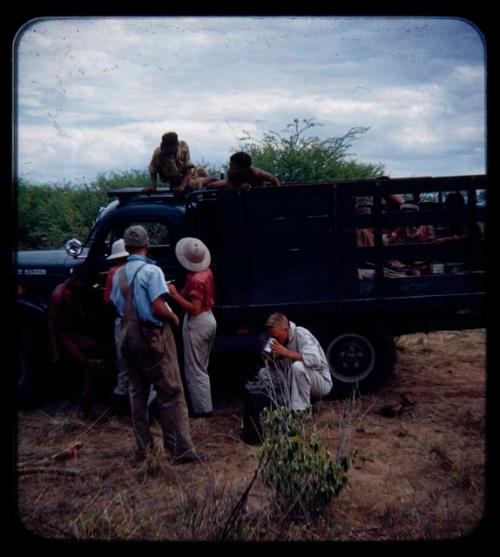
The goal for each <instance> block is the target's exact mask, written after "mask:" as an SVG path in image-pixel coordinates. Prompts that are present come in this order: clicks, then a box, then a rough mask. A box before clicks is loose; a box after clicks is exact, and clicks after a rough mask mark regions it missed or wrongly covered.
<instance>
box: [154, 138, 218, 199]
mask: <svg viewBox="0 0 500 557" xmlns="http://www.w3.org/2000/svg"><path fill="white" fill-rule="evenodd" d="M149 176H150V179H151V188H145V189H144V192H145V193H152V192H154V191H156V188H157V177H158V176H159V177H160V180H161V182H163V183H165V184H169V185H170V187H171V188H172V189H173V190H174V192H176V193H182V192H185V191H187V190H196V189H200V188H202V187H204V186H206V185H207V184H209V183H210V182H213V181H215V180H216V178H214V177H210V176H207V174H206V172H205V171H204V170H203V169H202V168H201V167H197V166H195V165H194V164H193V163H192V162H191V157H190V154H189V147H188V144H187V143H186V142H185V141H183V140H179V138H178V136H177V134H176V133H175V132H167V133H165V134H163V136H162V138H161V144H160V146H159V147H157V148H156V149H155V150H154V152H153V157H152V158H151V162H150V163H149Z"/></svg>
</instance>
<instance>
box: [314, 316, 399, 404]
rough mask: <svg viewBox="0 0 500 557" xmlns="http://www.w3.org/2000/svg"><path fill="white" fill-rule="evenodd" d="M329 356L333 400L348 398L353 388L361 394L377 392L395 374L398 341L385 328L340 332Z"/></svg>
mask: <svg viewBox="0 0 500 557" xmlns="http://www.w3.org/2000/svg"><path fill="white" fill-rule="evenodd" d="M325 353H326V358H327V360H328V364H329V366H330V372H331V374H332V380H333V389H332V396H333V397H337V396H341V397H342V396H345V395H347V394H350V393H351V392H352V391H353V389H358V390H359V392H360V393H361V394H365V393H368V392H371V391H373V390H375V389H376V388H377V387H379V386H380V385H382V384H383V383H384V382H385V381H386V380H387V379H388V378H389V377H390V376H391V375H392V373H393V371H394V366H395V363H396V347H395V344H394V339H393V337H392V335H391V333H390V332H389V331H388V330H387V329H386V328H385V327H384V326H382V325H374V326H371V327H359V326H358V327H352V328H346V329H344V330H343V331H338V332H337V333H335V334H334V336H333V338H331V340H330V342H328V344H327V347H326V351H325Z"/></svg>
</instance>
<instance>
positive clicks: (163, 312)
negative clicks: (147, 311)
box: [151, 297, 179, 327]
mask: <svg viewBox="0 0 500 557" xmlns="http://www.w3.org/2000/svg"><path fill="white" fill-rule="evenodd" d="M151 311H152V313H153V315H154V316H155V317H157V318H158V319H161V320H162V321H165V320H168V321H171V322H172V323H173V324H174V325H175V326H177V327H178V326H179V318H178V317H177V315H176V314H175V313H174V312H173V311H172V310H171V309H170V308H169V307H168V306H167V305H166V304H165V300H164V299H163V298H161V297H160V298H156V300H155V301H154V302H153V303H152V304H151Z"/></svg>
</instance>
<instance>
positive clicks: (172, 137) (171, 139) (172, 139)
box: [161, 132, 179, 145]
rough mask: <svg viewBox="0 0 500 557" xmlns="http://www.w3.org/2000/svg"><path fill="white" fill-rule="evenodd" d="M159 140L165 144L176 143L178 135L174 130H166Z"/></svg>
mask: <svg viewBox="0 0 500 557" xmlns="http://www.w3.org/2000/svg"><path fill="white" fill-rule="evenodd" d="M161 142H162V143H164V144H165V145H177V143H179V137H178V136H177V134H176V133H175V132H167V133H164V134H163V135H162V136H161Z"/></svg>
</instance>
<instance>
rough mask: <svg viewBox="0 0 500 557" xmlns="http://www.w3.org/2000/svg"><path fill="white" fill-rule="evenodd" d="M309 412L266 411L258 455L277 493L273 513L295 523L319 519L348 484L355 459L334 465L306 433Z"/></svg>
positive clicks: (265, 479) (266, 480)
mask: <svg viewBox="0 0 500 557" xmlns="http://www.w3.org/2000/svg"><path fill="white" fill-rule="evenodd" d="M309 416H310V412H309V411H304V412H294V411H292V410H289V409H287V408H283V407H280V408H277V409H274V410H271V409H268V408H266V409H265V410H264V412H263V415H262V421H263V427H264V432H265V440H264V443H263V445H262V447H261V449H260V451H259V453H258V457H259V461H260V465H261V475H262V479H263V481H264V483H265V484H266V485H267V486H268V487H270V488H271V489H272V491H273V510H274V511H275V512H276V513H280V514H283V513H286V515H287V516H288V517H290V518H291V519H300V518H305V519H308V520H311V519H314V518H316V517H317V516H319V515H320V514H321V513H322V512H323V511H324V510H325V508H326V507H327V505H328V504H329V503H330V501H331V499H332V498H333V497H337V496H338V495H339V494H340V492H341V490H342V489H343V487H344V486H345V485H346V483H347V472H348V469H349V465H350V460H351V457H350V456H349V457H346V456H342V457H341V458H339V459H338V461H337V462H335V461H333V460H332V459H331V457H330V454H329V453H328V451H327V450H325V449H323V448H321V446H320V443H319V441H318V439H317V437H316V435H315V433H312V434H311V435H307V434H306V433H305V428H304V425H305V421H306V420H307V418H308V417H309Z"/></svg>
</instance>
